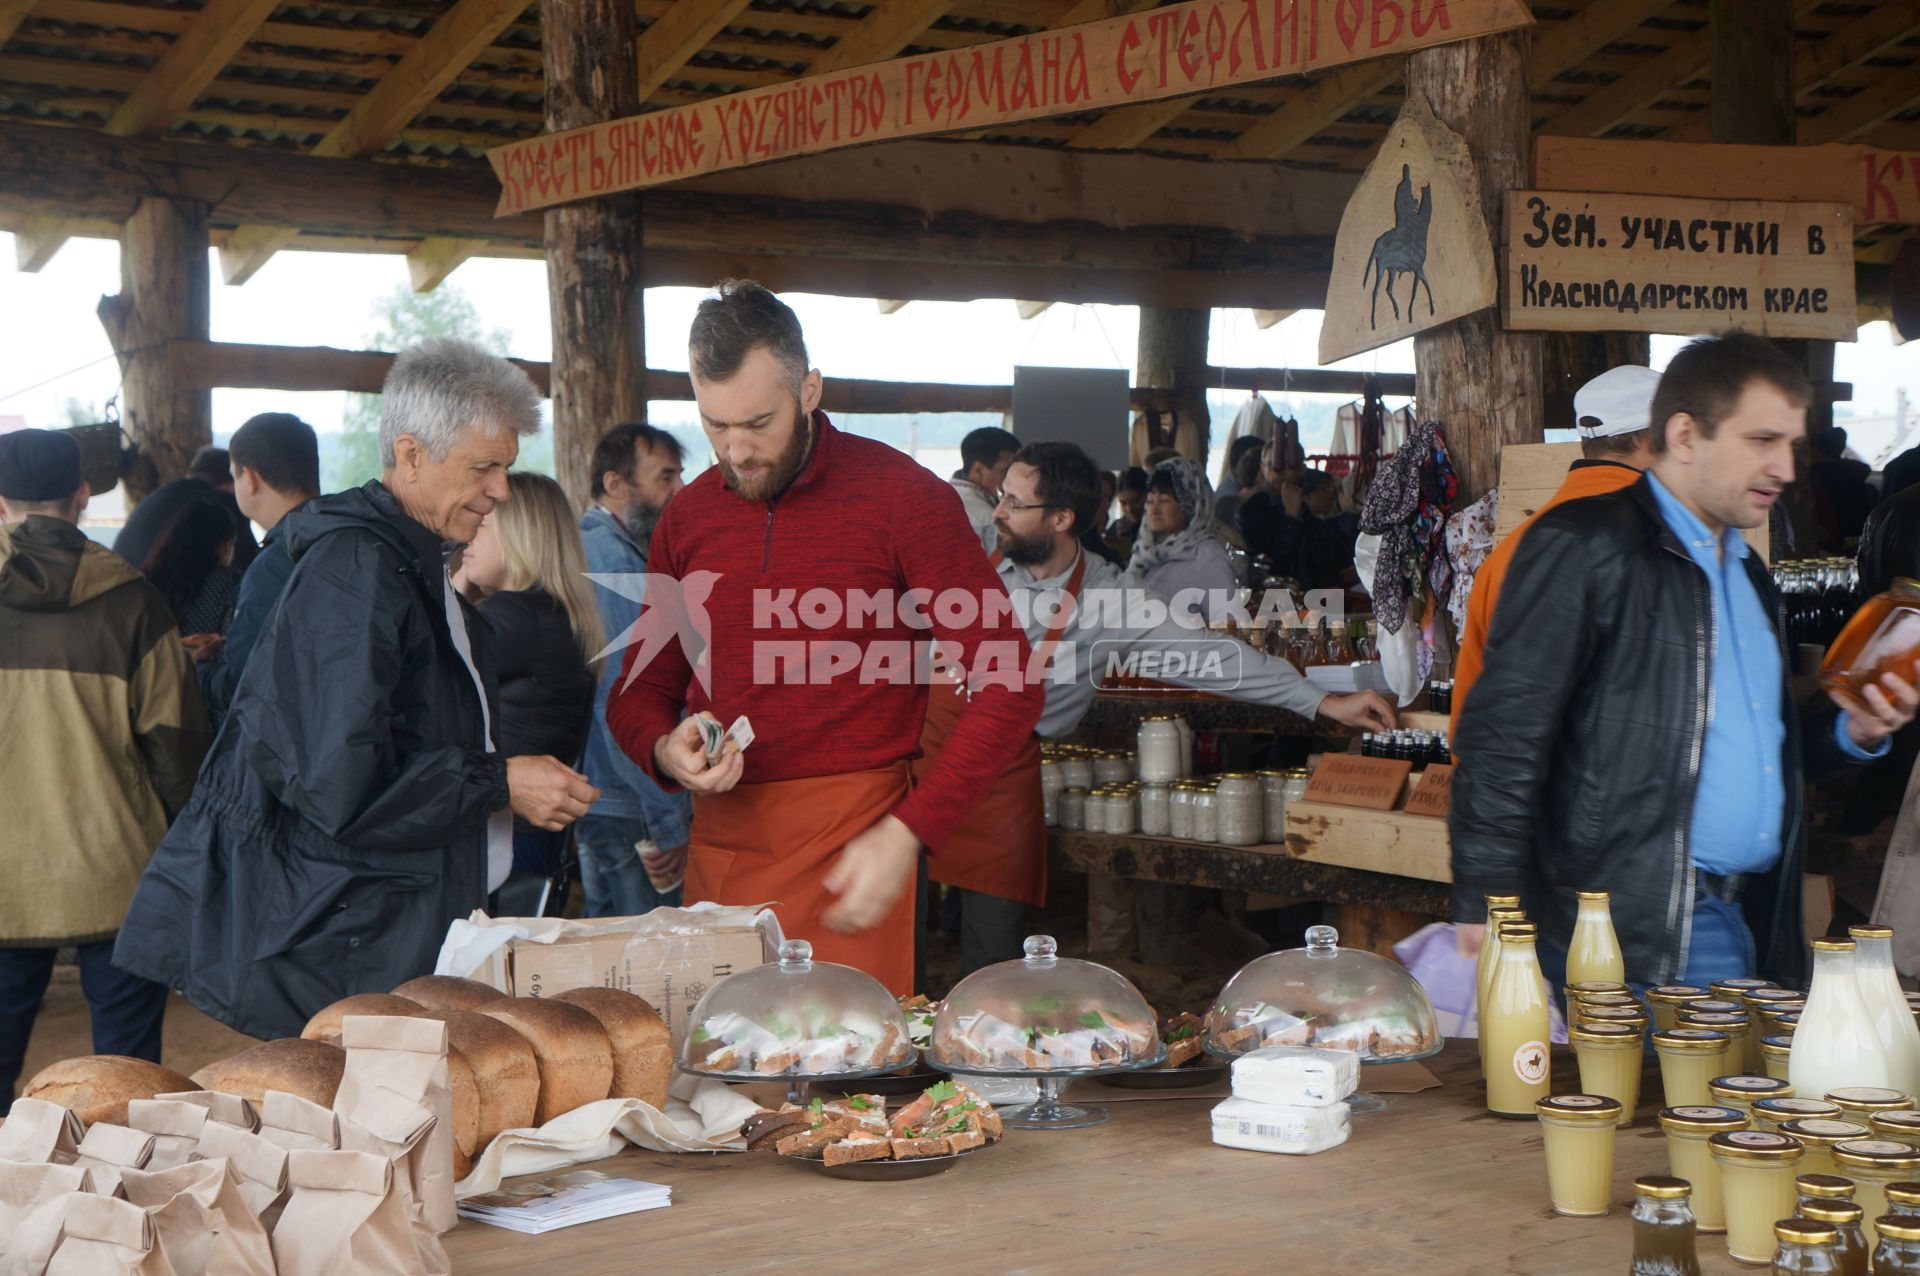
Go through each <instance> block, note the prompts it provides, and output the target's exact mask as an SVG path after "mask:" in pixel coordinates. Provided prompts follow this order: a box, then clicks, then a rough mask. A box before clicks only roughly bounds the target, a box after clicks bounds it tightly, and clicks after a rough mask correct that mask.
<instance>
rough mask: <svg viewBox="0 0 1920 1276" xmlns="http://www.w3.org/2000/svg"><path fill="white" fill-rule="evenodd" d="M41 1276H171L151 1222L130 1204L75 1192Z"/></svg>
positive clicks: (145, 1213) (144, 1212) (70, 1199)
mask: <svg viewBox="0 0 1920 1276" xmlns="http://www.w3.org/2000/svg"><path fill="white" fill-rule="evenodd" d="M61 1233H62V1234H61V1237H60V1248H58V1249H56V1250H54V1251H53V1261H52V1262H50V1263H48V1264H47V1276H175V1272H174V1270H173V1265H172V1264H171V1263H169V1262H167V1256H166V1254H164V1253H163V1252H161V1249H160V1245H159V1242H158V1241H157V1240H156V1239H155V1238H154V1231H153V1220H152V1219H150V1218H148V1217H147V1212H146V1211H145V1210H143V1209H141V1208H140V1207H139V1206H138V1205H135V1204H133V1203H132V1202H131V1201H122V1200H116V1199H115V1198H113V1197H111V1196H95V1195H93V1194H91V1193H88V1192H75V1193H74V1194H73V1195H71V1196H69V1197H68V1198H67V1218H66V1222H65V1223H64V1224H63V1225H62V1228H61Z"/></svg>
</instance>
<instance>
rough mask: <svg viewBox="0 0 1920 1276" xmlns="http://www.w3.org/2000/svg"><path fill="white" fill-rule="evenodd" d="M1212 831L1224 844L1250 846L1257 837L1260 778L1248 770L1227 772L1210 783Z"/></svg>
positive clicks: (1259, 825)
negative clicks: (1214, 813) (1214, 783)
mask: <svg viewBox="0 0 1920 1276" xmlns="http://www.w3.org/2000/svg"><path fill="white" fill-rule="evenodd" d="M1213 793H1214V806H1215V811H1216V821H1215V823H1216V832H1217V833H1218V835H1219V840H1220V841H1221V842H1222V843H1223V844H1225V845H1227V846H1252V845H1253V844H1254V843H1255V842H1258V841H1259V840H1260V834H1261V824H1262V818H1263V810H1262V807H1263V805H1264V803H1263V801H1262V799H1261V796H1260V781H1259V779H1258V778H1256V777H1255V776H1254V775H1253V774H1252V773H1251V772H1247V771H1230V772H1228V773H1227V774H1225V775H1223V776H1221V777H1220V782H1219V783H1218V784H1216V785H1215V786H1214V790H1213Z"/></svg>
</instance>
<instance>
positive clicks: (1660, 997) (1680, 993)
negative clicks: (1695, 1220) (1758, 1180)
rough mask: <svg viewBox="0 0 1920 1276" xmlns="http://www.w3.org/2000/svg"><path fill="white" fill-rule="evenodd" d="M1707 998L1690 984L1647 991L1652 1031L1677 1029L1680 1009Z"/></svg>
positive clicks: (1703, 992)
mask: <svg viewBox="0 0 1920 1276" xmlns="http://www.w3.org/2000/svg"><path fill="white" fill-rule="evenodd" d="M1709 996H1710V994H1709V993H1708V992H1707V990H1706V989H1705V988H1698V987H1695V986H1694V985H1692V984H1661V985H1660V986H1659V987H1657V988H1649V989H1647V1009H1648V1010H1651V1011H1652V1012H1653V1030H1654V1031H1655V1032H1667V1031H1669V1030H1671V1029H1673V1028H1675V1027H1678V1025H1677V1024H1676V1023H1674V1015H1676V1014H1677V1013H1679V1010H1680V1007H1682V1006H1684V1005H1687V1004H1688V1003H1689V1002H1695V1001H1705V1000H1707V998H1708V997H1709ZM1694 1212H1695V1213H1696V1214H1697V1213H1699V1212H1700V1207H1699V1206H1698V1205H1695V1206H1694Z"/></svg>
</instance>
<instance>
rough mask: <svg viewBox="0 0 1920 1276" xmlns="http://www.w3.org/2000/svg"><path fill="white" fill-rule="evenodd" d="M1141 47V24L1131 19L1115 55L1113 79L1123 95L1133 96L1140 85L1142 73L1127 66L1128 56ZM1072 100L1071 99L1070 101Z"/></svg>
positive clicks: (1123, 32) (1121, 36)
mask: <svg viewBox="0 0 1920 1276" xmlns="http://www.w3.org/2000/svg"><path fill="white" fill-rule="evenodd" d="M1139 47H1140V23H1139V21H1138V20H1136V19H1132V18H1129V19H1128V20H1127V25H1126V28H1125V29H1124V30H1123V31H1121V33H1120V43H1119V45H1118V47H1117V48H1116V49H1115V50H1114V54H1113V78H1114V79H1115V80H1117V81H1119V83H1120V91H1121V92H1122V93H1128V94H1131V93H1132V92H1133V89H1134V86H1135V85H1137V84H1139V83H1140V74H1141V73H1140V72H1138V71H1136V70H1134V69H1133V68H1132V67H1130V66H1128V65H1127V55H1128V54H1130V53H1133V52H1135V51H1136V50H1138V49H1139ZM1069 100H1071V99H1069Z"/></svg>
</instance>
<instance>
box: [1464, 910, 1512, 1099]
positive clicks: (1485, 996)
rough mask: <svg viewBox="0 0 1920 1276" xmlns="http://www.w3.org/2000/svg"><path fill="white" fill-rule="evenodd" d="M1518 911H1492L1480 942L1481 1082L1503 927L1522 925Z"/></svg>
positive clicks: (1477, 986) (1477, 972)
mask: <svg viewBox="0 0 1920 1276" xmlns="http://www.w3.org/2000/svg"><path fill="white" fill-rule="evenodd" d="M1521 916H1522V914H1521V912H1520V910H1519V909H1517V908H1489V909H1488V910H1487V929H1486V933H1485V934H1484V935H1483V936H1482V937H1481V940H1480V954H1479V959H1478V964H1477V965H1476V966H1475V967H1474V1002H1473V1008H1474V1013H1475V1014H1476V1015H1478V1016H1479V1036H1478V1038H1477V1040H1476V1044H1477V1045H1478V1046H1479V1049H1480V1079H1481V1080H1482V1081H1485V1080H1486V1079H1487V1018H1486V1016H1487V1002H1488V1001H1489V1000H1491V999H1492V997H1493V972H1494V971H1496V970H1498V969H1500V923H1501V922H1503V921H1519V920H1520V918H1521Z"/></svg>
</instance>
